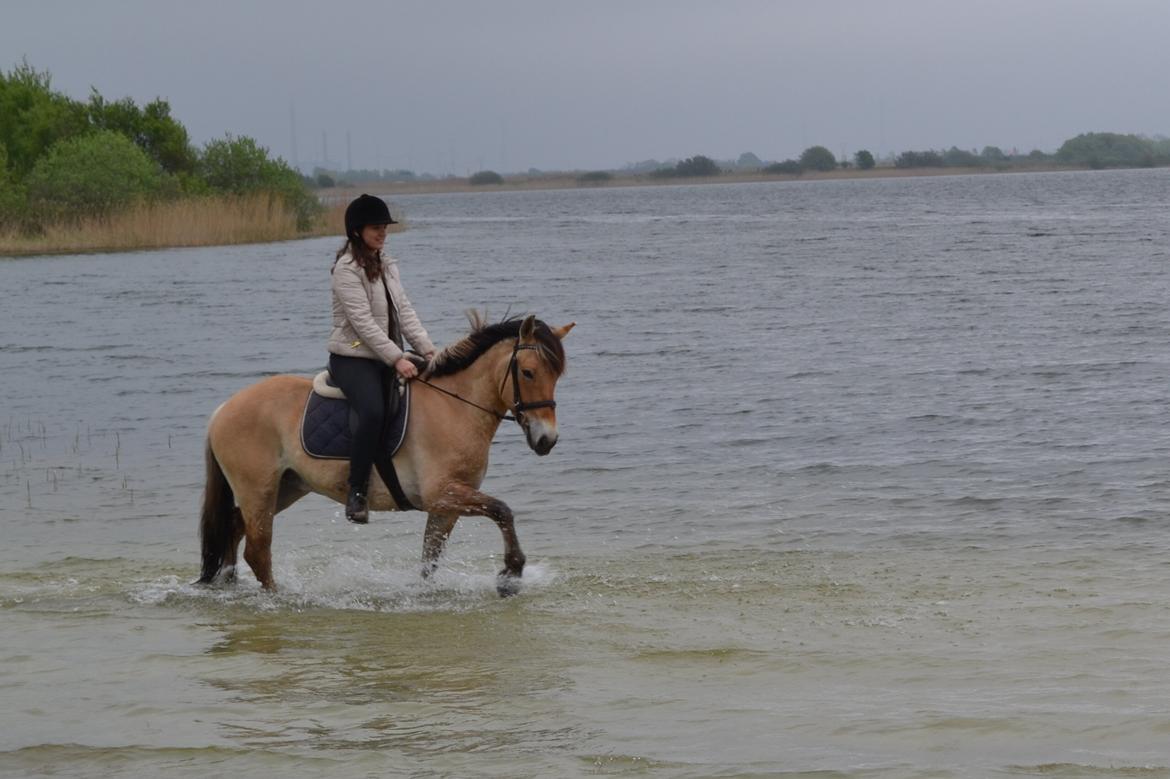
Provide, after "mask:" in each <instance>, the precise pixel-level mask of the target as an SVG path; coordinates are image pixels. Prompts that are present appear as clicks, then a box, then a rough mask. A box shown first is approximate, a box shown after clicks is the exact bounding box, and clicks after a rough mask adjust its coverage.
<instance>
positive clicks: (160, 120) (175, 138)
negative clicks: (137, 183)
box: [86, 89, 197, 175]
mask: <svg viewBox="0 0 1170 779" xmlns="http://www.w3.org/2000/svg"><path fill="white" fill-rule="evenodd" d="M86 111H87V113H88V116H89V121H90V124H91V125H92V126H94V127H96V128H98V129H101V130H114V131H116V132H120V133H122V134H123V135H125V136H126V137H127V138H129V139H130V140H132V141H134V143H136V144H138V146H139V147H140V148H141V149H142V150H143V151H145V152H146V153H147V154H148V155H149V156H150V157H151V159H153V160H154V161H155V162H157V163H158V164H159V165H160V166H162V169H163V170H165V171H167V172H168V173H173V174H175V175H190V174H192V173H194V172H195V164H196V162H197V156H196V154H195V150H194V149H193V148H192V147H191V141H190V138H189V137H188V135H187V128H185V127H184V126H183V125H182V124H180V123H179V122H178V120H176V119H174V118H173V117H172V116H171V105H170V103H168V102H167V101H166V100H163V99H161V98H159V99H157V100H155V101H153V102H151V103H147V104H146V105H145V106H144V107H142V108H139V107H138V106H137V105H136V104H135V103H134V101H133V100H131V99H130V98H128V97H126V98H123V99H121V100H116V101H114V102H109V101H107V100H106V99H105V98H104V97H102V96H101V95H100V94H98V91H97V90H96V89H95V90H93V91H92V92H91V93H90V96H89V105H88V106H87V107H86Z"/></svg>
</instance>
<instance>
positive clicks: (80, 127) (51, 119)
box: [0, 62, 89, 181]
mask: <svg viewBox="0 0 1170 779" xmlns="http://www.w3.org/2000/svg"><path fill="white" fill-rule="evenodd" d="M88 130H89V124H88V121H87V119H86V116H85V108H84V107H83V106H82V105H81V104H80V103H77V102H75V101H73V100H70V99H69V98H68V97H66V96H65V95H62V94H61V93H59V92H54V91H53V89H52V77H51V76H50V75H49V73H48V72H47V71H46V72H43V73H42V72H40V71H37V70H35V69H34V68H33V67H32V66H31V65H29V64H28V63H27V62H22V63H21V64H20V65H18V66H16V67H15V68H13V69H12V70H11V71H10V72H8V73H0V144H4V147H5V149H6V150H7V155H8V165H7V167H8V170H9V171H10V172H11V173H12V175H13V176H14V178H15V180H16V181H21V180H23V179H24V177H25V176H27V175H28V173H29V171H31V170H32V169H33V165H35V164H36V162H37V160H38V159H39V158H40V157H42V156H43V155H44V154H45V152H46V151H47V150H48V149H49V147H50V146H52V145H53V144H55V143H57V142H58V141H60V140H63V139H65V138H72V137H75V136H78V135H82V134H84V133H85V132H87V131H88Z"/></svg>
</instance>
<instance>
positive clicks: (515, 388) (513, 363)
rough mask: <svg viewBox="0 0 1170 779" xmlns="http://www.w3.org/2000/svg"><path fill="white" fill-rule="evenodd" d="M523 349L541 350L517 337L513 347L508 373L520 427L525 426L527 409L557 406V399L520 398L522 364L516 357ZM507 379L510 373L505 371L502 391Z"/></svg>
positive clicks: (513, 412)
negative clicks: (526, 399)
mask: <svg viewBox="0 0 1170 779" xmlns="http://www.w3.org/2000/svg"><path fill="white" fill-rule="evenodd" d="M522 349H531V350H532V351H534V352H539V351H540V349H539V347H537V346H536V345H535V344H521V343H520V339H519V338H516V344H515V345H514V346H513V347H512V357H511V359H509V360H508V373H510V374H512V414H513V416H512V419H515V420H516V422H517V423H519V425H520V427H524V412H525V411H532V410H533V409H534V408H556V407H557V402H556V401H555V400H534V401H532V402H530V403H525V402H524V401H523V400H522V399H521V398H520V365H519V363H518V362H517V360H516V357H517V355H519V354H520V351H521V350H522ZM507 380H508V374H507V373H505V374H504V378H503V379H502V380H501V381H500V392H503V391H504V382H505V381H507Z"/></svg>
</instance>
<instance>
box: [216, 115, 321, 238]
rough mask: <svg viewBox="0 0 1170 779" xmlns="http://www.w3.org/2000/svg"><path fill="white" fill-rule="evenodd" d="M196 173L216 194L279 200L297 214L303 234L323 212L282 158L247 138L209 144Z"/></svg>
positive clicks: (231, 137)
mask: <svg viewBox="0 0 1170 779" xmlns="http://www.w3.org/2000/svg"><path fill="white" fill-rule="evenodd" d="M197 170H198V173H199V176H200V178H201V179H202V180H203V181H204V182H206V184H207V186H209V187H210V188H211V189H212V190H213V191H218V192H229V193H232V194H236V195H243V194H250V193H253V192H268V193H270V194H273V195H276V196H279V197H280V198H281V199H282V200H284V202H285V204H286V205H287V206H288V207H289V208H291V209H292V210H293V212H294V213H295V214H296V217H297V226H298V227H299V228H300V229H302V230H307V229H308V228H309V226H310V225H311V223H312V220H313V217H314V216H316V215H317V214H318V213H320V211H321V203H320V202H319V201H318V200H317V198H315V197H314V196H313V194H312V193H311V192H309V190H308V188H307V187H306V186H305V183H304V181H303V180H302V179H301V175H300V174H299V173H297V172H296V171H295V170H293V169H292V168H290V167H289V166H288V164H287V163H286V162H285V161H284V160H282V159H280V158H279V157H277V158H276V159H272V158H270V157H269V156H268V149H266V148H264V147H263V146H261V145H259V144H258V143H256V141H255V140H254V139H252V138H249V137H248V136H246V135H241V136H239V137H234V136H232V135H231V134H230V133H229V134H227V135H225V136H224V137H223V138H221V139H217V140H214V141H208V142H207V144H206V145H205V146H204V147H203V153H202V154H201V155H200V157H199V164H198V167H197Z"/></svg>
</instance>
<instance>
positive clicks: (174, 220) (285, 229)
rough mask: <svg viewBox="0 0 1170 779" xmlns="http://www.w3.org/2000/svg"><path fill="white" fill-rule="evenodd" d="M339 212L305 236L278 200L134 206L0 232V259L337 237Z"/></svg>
mask: <svg viewBox="0 0 1170 779" xmlns="http://www.w3.org/2000/svg"><path fill="white" fill-rule="evenodd" d="M344 209H345V206H344V205H337V206H331V207H329V208H327V209H326V210H325V212H324V213H323V214H321V215H320V216H319V217H318V218H317V219H316V220H315V221H314V223H313V225H312V227H311V228H310V229H309V230H307V231H304V230H298V229H297V218H296V214H295V213H293V211H292V210H291V209H289V208H288V207H287V206H285V204H284V202H283V201H282V200H280V199H279V198H274V197H270V196H269V195H267V194H263V193H257V194H252V195H243V196H215V197H200V198H186V199H182V200H175V201H169V202H153V203H140V204H138V205H136V206H133V207H131V208H130V209H128V210H126V211H123V212H120V213H117V214H114V215H112V216H109V217H102V218H91V219H83V220H81V221H78V222H72V223H68V224H56V225H50V226H48V227H47V228H45V230H44V231H43V232H42V233H41V234H39V235H25V234H22V233H20V232H7V233H5V232H0V255H30V254H68V253H73V252H110V251H129V250H133V249H161V248H170V247H176V246H219V245H225V244H238V243H268V242H271V241H287V240H293V239H296V238H306V237H311V236H316V235H340V234H341V232H342V228H341V225H342V223H343V218H342V215H343V213H344Z"/></svg>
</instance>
